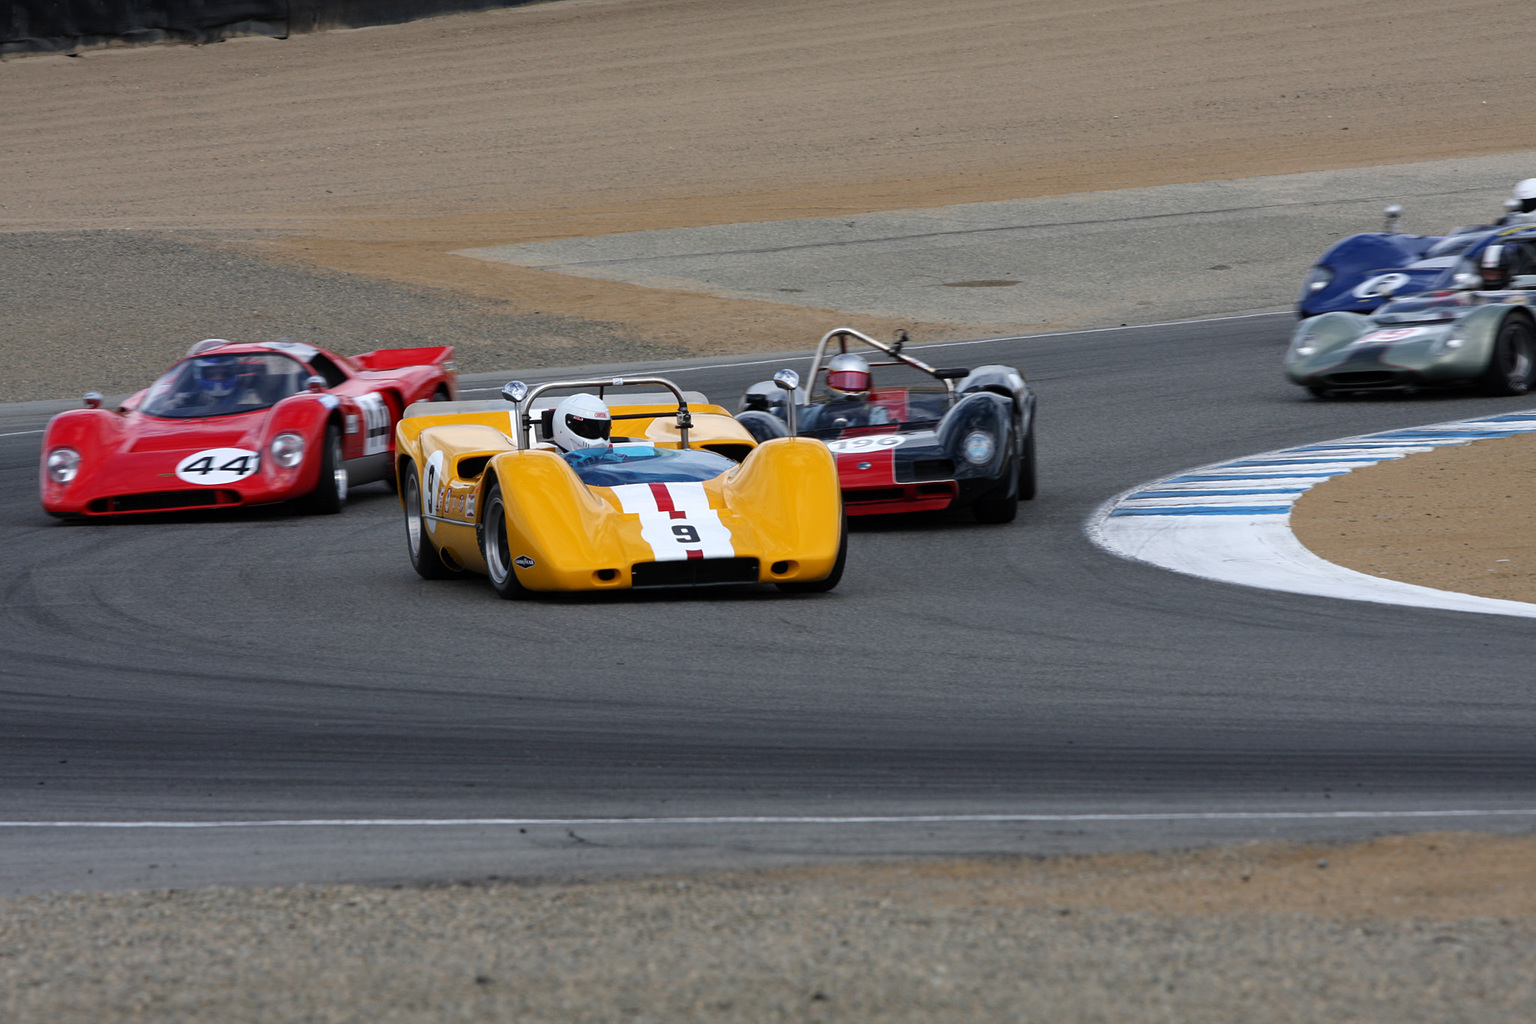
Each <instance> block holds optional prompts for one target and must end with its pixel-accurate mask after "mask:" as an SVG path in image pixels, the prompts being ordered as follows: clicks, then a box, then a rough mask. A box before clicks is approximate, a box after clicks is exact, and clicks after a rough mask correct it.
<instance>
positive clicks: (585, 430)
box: [551, 393, 613, 452]
mask: <svg viewBox="0 0 1536 1024" xmlns="http://www.w3.org/2000/svg"><path fill="white" fill-rule="evenodd" d="M554 421H555V422H554V427H555V430H554V434H555V436H554V437H553V438H551V440H553V441H554V442H555V445H556V447H558V448H559V449H560V450H561V451H567V452H574V451H576V450H577V449H579V448H601V447H602V446H604V445H606V444H607V443H608V434H609V432H610V431H611V430H612V429H613V416H612V414H611V413H609V412H608V406H606V405H604V404H603V400H602V399H601V398H598V397H597V396H596V395H589V394H585V393H583V394H579V395H571V396H570V397H569V398H563V399H561V400H560V404H559V405H557V406H555V415H554Z"/></svg>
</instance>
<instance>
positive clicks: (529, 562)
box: [512, 555, 537, 569]
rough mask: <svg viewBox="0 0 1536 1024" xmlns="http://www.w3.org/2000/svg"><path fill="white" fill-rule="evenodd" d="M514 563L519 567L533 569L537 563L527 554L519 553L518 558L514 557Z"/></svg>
mask: <svg viewBox="0 0 1536 1024" xmlns="http://www.w3.org/2000/svg"><path fill="white" fill-rule="evenodd" d="M512 564H513V565H515V566H517V567H518V568H519V569H532V568H533V567H534V565H535V564H537V563H535V562H534V560H533V559H531V558H529V557H528V556H527V555H518V556H517V557H516V558H514V559H512Z"/></svg>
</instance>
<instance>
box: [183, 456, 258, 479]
mask: <svg viewBox="0 0 1536 1024" xmlns="http://www.w3.org/2000/svg"><path fill="white" fill-rule="evenodd" d="M260 468H261V456H260V455H259V454H258V453H256V452H253V451H247V450H246V449H244V448H207V449H204V450H203V451H200V452H194V453H192V454H191V455H188V456H187V457H186V458H184V459H182V460H181V461H180V462H178V463H177V464H176V476H177V477H178V478H179V479H181V480H185V481H186V482H187V483H189V484H209V485H214V484H232V483H234V482H235V481H236V480H244V479H245V478H246V477H248V476H250V475H251V474H252V473H254V472H256V471H257V470H258V469H260Z"/></svg>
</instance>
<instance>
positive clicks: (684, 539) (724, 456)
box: [395, 370, 848, 598]
mask: <svg viewBox="0 0 1536 1024" xmlns="http://www.w3.org/2000/svg"><path fill="white" fill-rule="evenodd" d="M776 379H777V380H779V382H780V386H781V387H784V388H785V389H786V390H788V391H790V392H791V393H793V391H794V388H795V387H797V386H798V385H799V380H798V378H797V377H796V375H795V373H794V372H793V371H790V370H783V371H781V372H780V374H779V376H778V377H777V378H776ZM635 387H650V388H652V389H653V390H652V391H651V392H649V393H640V394H625V395H623V396H622V399H618V398H610V397H609V393H610V392H613V391H621V392H622V391H627V389H631V388H635ZM658 387H659V388H663V389H665V390H662V391H656V390H654V389H655V388H658ZM551 392H556V393H562V392H578V394H575V395H567V396H566V397H565V398H564V399H562V400H561V401H560V402H559V403H558V404H554V403H553V402H552V401H551V399H550V398H546V397H545V396H547V395H550V393H551ZM501 393H502V397H503V399H505V401H477V402H420V403H417V404H415V405H412V406H411V407H410V408H408V409H406V411H405V415H404V416H403V417H402V418H401V419H400V422H399V425H398V426H397V427H396V429H395V450H396V452H397V453H398V454H397V461H396V472H397V476H398V480H399V484H400V488H399V490H400V502H401V507H402V509H403V511H404V512H405V529H406V540H407V544H408V547H409V552H410V559H411V565H412V566H413V567H414V568H415V570H416V571H417V573H419V574H420V575H421V576H423V577H425V578H426V579H443V578H448V577H454V576H460V575H463V574H466V573H483V574H484V575H486V576H488V577H489V578H490V581H491V586H492V587H493V588H494V589H495V590H496V592H497V593H498V594H500V595H501V596H502V597H506V598H516V597H522V596H524V595H525V594H526V593H528V592H530V591H600V590H625V589H630V588H640V587H697V586H709V585H720V584H748V583H772V584H776V585H777V586H778V587H779V588H780V589H782V590H786V591H792V592H793V591H800V592H820V591H827V590H831V589H832V588H833V587H835V586H837V584H838V581H839V580H840V579H841V578H842V575H843V564H844V562H845V560H846V559H847V552H848V536H847V524H846V520H845V518H844V515H843V506H842V497H841V493H840V488H839V486H838V477H837V465H836V463H835V462H834V460H833V456H832V453H831V452H830V451H829V450H828V449H827V446H826V445H825V444H823V443H822V442H820V441H818V440H815V439H813V438H803V437H795V436H793V434H791V436H789V437H783V438H775V439H773V440H769V441H764V442H762V443H758V442H757V441H756V440H755V439H754V438H753V437H752V435H751V433H749V432H748V431H747V430H746V429H745V428H744V427H742V426H741V425H740V424H739V423H737V422H736V420H735V419H734V418H733V417H732V416H731V415H730V413H729V412H728V411H727V410H725V409H724V408H722V407H720V406H716V405H711V404H709V403H708V400H707V399H706V398H705V397H704V396H703V395H701V394H699V393H697V392H684V391H682V390H681V389H680V388H679V387H678V386H677V385H676V384H673V383H672V382H671V381H669V380H664V379H662V378H660V377H630V378H610V379H606V380H570V381H556V382H552V383H548V384H539V385H537V386H535V387H532V388H530V387H529V386H527V385H525V384H523V383H522V382H520V381H513V382H512V383H510V384H508V385H507V386H506V387H504V388H502V389H501ZM541 399H542V400H543V401H541ZM508 403H510V404H508ZM619 431H622V435H623V436H614V435H615V434H617V433H618V432H619ZM557 441H559V442H560V443H559V444H558V445H557V444H556V442H557Z"/></svg>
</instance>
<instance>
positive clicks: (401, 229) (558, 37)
mask: <svg viewBox="0 0 1536 1024" xmlns="http://www.w3.org/2000/svg"><path fill="white" fill-rule="evenodd" d="M761 9H762V8H761V6H760V5H747V4H729V3H725V2H723V0H568V2H564V3H559V4H546V5H535V6H532V7H528V8H520V9H517V10H513V11H503V12H489V13H486V14H483V15H466V16H458V17H453V18H444V19H433V20H432V21H429V22H422V23H417V24H415V25H406V26H396V27H390V28H382V29H370V30H364V31H357V32H339V33H327V34H323V35H316V36H311V37H301V38H294V39H292V40H287V41H283V42H279V41H274V40H244V41H234V42H230V43H226V44H220V45H218V46H209V47H196V48H188V47H158V48H147V49H120V50H111V51H95V52H91V53H87V54H85V55H84V56H82V57H80V58H73V59H72V58H69V57H64V56H40V57H27V58H22V59H18V60H10V61H6V62H5V63H4V65H3V67H0V81H3V82H4V86H3V88H4V90H5V95H6V97H7V104H6V106H7V109H6V110H5V111H4V112H3V113H0V126H3V127H4V128H5V130H6V135H7V138H8V139H10V140H23V142H22V143H19V144H18V143H15V142H13V144H12V145H9V146H6V147H0V181H4V182H5V183H6V188H5V189H4V190H0V193H3V194H0V282H4V283H3V285H0V294H3V296H4V298H5V308H6V316H5V317H4V318H3V320H4V323H3V324H0V349H3V351H0V365H3V367H4V372H3V373H0V400H3V399H15V398H23V397H27V398H30V397H51V396H52V395H54V394H57V393H58V390H57V388H56V387H55V386H54V382H55V381H63V380H67V381H68V386H67V387H66V388H65V389H64V390H65V393H74V392H75V391H78V390H80V386H79V385H80V384H82V383H84V384H85V386H93V387H98V388H100V389H102V390H107V391H114V390H127V389H129V388H131V387H133V386H135V385H138V384H140V383H142V382H143V379H144V377H143V372H142V365H143V363H145V362H147V363H150V364H153V365H155V366H156V367H157V368H158V366H159V365H163V364H164V363H165V362H168V361H169V359H171V358H173V357H174V356H176V355H178V354H179V353H180V352H182V351H184V349H185V347H186V345H187V343H188V342H189V340H190V339H192V338H195V337H201V336H206V335H214V336H219V335H235V336H240V335H241V332H242V331H248V332H251V333H252V334H254V335H256V336H269V335H272V334H283V333H292V334H294V335H296V336H301V337H304V336H307V337H313V338H318V337H324V338H327V339H329V340H332V341H334V342H335V344H336V346H337V347H338V348H342V349H344V350H352V349H355V348H359V347H373V346H374V345H375V344H379V345H391V344H421V343H429V342H432V341H438V340H455V339H459V338H465V337H471V338H474V339H476V344H477V346H478V348H477V356H476V362H475V364H474V365H473V368H477V369H478V368H484V369H489V368H492V367H498V368H499V367H504V366H517V365H529V364H533V365H550V364H559V365H570V364H573V363H582V362H602V361H609V360H618V361H632V360H637V359H645V358H651V357H655V358H666V357H671V356H682V355H689V354H697V353H699V352H704V351H751V350H754V349H755V350H759V351H761V350H783V349H785V348H792V347H798V345H799V344H800V342H801V339H804V338H806V337H811V336H814V334H815V333H816V329H817V327H824V326H825V325H826V319H827V313H826V311H817V310H807V311H796V310H795V309H794V307H773V308H765V307H764V306H762V305H753V304H751V303H730V302H725V301H721V300H716V299H710V298H703V297H697V296H692V297H690V296H678V295H659V294H647V293H646V290H644V289H635V288H629V287H626V286H619V285H606V286H598V285H594V284H592V283H591V282H573V281H570V280H561V279H559V277H558V276H557V275H547V274H546V275H540V274H538V273H536V272H532V271H522V272H512V271H505V272H503V271H498V270H497V269H496V268H484V267H476V268H466V267H465V265H464V264H465V262H466V261H464V260H463V259H462V258H455V257H450V256H448V255H447V254H448V253H450V252H451V251H453V250H455V249H461V248H466V247H470V246H475V245H491V244H500V243H507V242H518V241H532V240H539V239H543V238H560V237H570V236H574V235H596V234H606V233H611V232H615V231H625V230H646V229H655V228H667V227H677V226H691V225H698V224H711V223H734V222H742V221H749V220H767V219H779V218H785V217H811V216H830V215H835V214H838V213H844V212H848V213H852V212H860V211H874V210H888V209H899V208H910V207H922V206H934V205H939V204H941V203H945V202H963V201H983V200H991V199H1004V198H1024V197H1028V196H1035V195H1051V194H1060V193H1065V192H1078V191H1084V190H1095V189H1109V188H1121V187H1129V186H1139V185H1155V184H1162V183H1167V182H1180V181H1194V180H1202V179H1211V178H1221V177H1245V176H1252V175H1263V174H1279V173H1288V172H1292V171H1306V170H1316V169H1323V168H1330V167H1346V166H1356V167H1359V166H1372V165H1376V164H1383V163H1392V162H1409V161H1417V160H1430V159H1439V158H1448V157H1457V156H1468V155H1480V154H1490V153H1499V152H1505V151H1508V150H1509V149H1511V148H1518V147H1521V146H1524V145H1526V142H1525V141H1524V140H1515V141H1514V142H1511V141H1510V138H1511V137H1510V133H1509V128H1510V126H1511V125H1518V124H1521V123H1523V121H1522V118H1523V117H1524V106H1523V104H1524V103H1525V102H1526V100H1525V97H1526V95H1527V94H1528V92H1529V90H1528V89H1527V88H1522V87H1520V85H1519V83H1520V81H1522V80H1524V79H1522V78H1521V76H1522V75H1525V76H1527V78H1528V74H1529V73H1528V72H1524V71H1522V70H1521V69H1523V68H1524V67H1525V66H1526V65H1525V62H1524V60H1523V58H1524V53H1523V51H1522V50H1521V46H1522V45H1523V38H1522V37H1521V36H1520V35H1519V33H1516V32H1507V31H1496V30H1490V28H1489V26H1493V25H1500V24H1503V21H1502V20H1501V16H1505V17H1507V10H1506V9H1504V8H1499V7H1495V6H1494V5H1492V4H1489V3H1486V2H1465V0H1453V2H1446V0H1435V2H1429V0H1391V2H1389V0H1365V2H1360V3H1356V4H1350V5H1336V4H1323V3H1318V2H1309V3H1303V4H1296V3H1284V4H1282V3H1278V2H1269V0H1264V2H1254V3H1251V4H1243V5H1231V4H1224V3H1221V2H1219V0H1182V2H1172V3H1165V4H1157V5H1150V6H1149V5H1146V4H1141V3H1132V2H1128V0H1127V2H1117V0H1095V2H1081V3H1072V4H1063V5H1020V4H1016V3H1012V2H1007V0H965V2H963V3H955V4H949V5H941V6H939V7H935V6H934V5H932V4H929V3H923V2H918V0H839V2H834V3H825V2H819V0H818V2H791V3H788V4H785V5H783V6H782V8H780V9H776V10H777V14H776V16H775V18H774V19H773V23H772V24H767V23H765V22H764V21H763V20H762V19H761V16H760V15H757V14H754V11H759V10H761ZM680 39H686V40H687V45H686V46H680V45H678V40H680ZM1362 40H1365V41H1366V42H1364V43H1362ZM445 71H447V72H448V73H445ZM317 95H323V96H327V97H331V98H332V99H333V102H331V103H328V104H316V103H315V102H314V97H315V96H317ZM189 98H190V99H194V100H195V101H196V102H195V103H193V104H192V105H191V106H190V107H189V103H188V100H189ZM274 126H280V127H274ZM264 257H265V258H264ZM193 282H195V286H194V284H193ZM871 326H872V327H873V328H875V329H879V330H883V329H884V326H883V325H871ZM101 339H121V340H120V341H109V342H106V343H103V342H102V341H101ZM784 339H793V343H792V344H786V343H785V340H784ZM72 342H73V344H72ZM482 354H483V355H484V357H485V359H484V361H483V362H482V361H481V360H480V359H479V355H482ZM136 360H137V361H138V362H136ZM38 389H44V390H41V391H40V390H38ZM1405 461H1406V460H1405ZM1319 496H1320V497H1322V496H1323V492H1321V491H1320V492H1319ZM1533 854H1536V843H1532V842H1531V841H1530V840H1528V839H1496V838H1491V837H1467V836H1419V837H1412V838H1404V839H1383V840H1379V841H1377V842H1375V843H1370V844H1364V845H1361V846H1355V847H1350V848H1345V849H1326V850H1321V849H1307V848H1297V847H1290V846H1255V847H1244V848H1237V849H1229V850H1223V851H1213V852H1206V853H1200V852H1193V853H1168V854H1158V855H1152V854H1149V855H1146V856H1144V857H1105V858H1081V859H1059V860H1046V861H987V862H973V863H964V864H934V865H905V866H900V865H898V866H890V865H876V866H867V867H862V868H859V867H837V868H824V869H801V870H797V871H780V872H766V873H753V874H740V875H708V876H695V877H689V878H669V879H650V880H608V881H601V880H599V881H590V882H573V881H569V880H565V881H552V882H549V883H544V884H530V885H511V884H486V883H480V884H475V885H466V886H463V887H454V888H435V889H355V888H352V889H342V888H320V887H316V888H297V889H281V890H264V891H236V890H200V891H196V892H182V893H173V892H139V893H120V894H105V895H84V894H60V895H55V896H51V897H28V898H17V899H8V900H3V901H0V1020H3V1021H6V1022H10V1021H17V1022H28V1024H30V1022H39V1024H41V1022H48V1024H52V1022H68V1021H87V1020H88V1021H91V1022H93V1024H94V1022H102V1021H119V1020H121V1021H134V1020H142V1021H157V1022H158V1021H182V1020H186V1021H193V1020H196V1021H221V1022H222V1021H246V1020H249V1021H264V1022H265V1021H350V1020H357V1021H389V1020H410V1021H442V1020H456V1019H463V1020H486V1021H489V1020H498V1021H499V1020H507V1019H520V1020H562V1021H564V1020H592V1021H610V1020H656V1021H664V1020H743V1021H760V1020H779V1019H789V1020H882V1019H891V1020H901V1019H914V1020H918V1019H920V1020H924V1021H928V1020H934V1019H942V1020H1040V1021H1142V1020H1146V1021H1203V1020H1211V1021H1232V1020H1244V1021H1271V1020H1273V1021H1315V1020H1322V1019H1327V1020H1335V1019H1337V1020H1361V1021H1365V1020H1381V1021H1388V1020H1390V1021H1417V1020H1423V1021H1436V1022H1439V1021H1512V1022H1513V1021H1525V1020H1529V1019H1530V1017H1531V1012H1530V1007H1531V1005H1533V1001H1532V995H1533V993H1532V992H1531V988H1532V979H1533V978H1536V970H1533V967H1536V964H1533V959H1536V955H1533V952H1532V951H1533V950H1536V943H1533V939H1536V935H1533V934H1532V933H1533V930H1536V907H1533V906H1532V900H1533V893H1536V867H1533V865H1536V856H1533ZM1325 864H1326V866H1324V865H1325Z"/></svg>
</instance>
